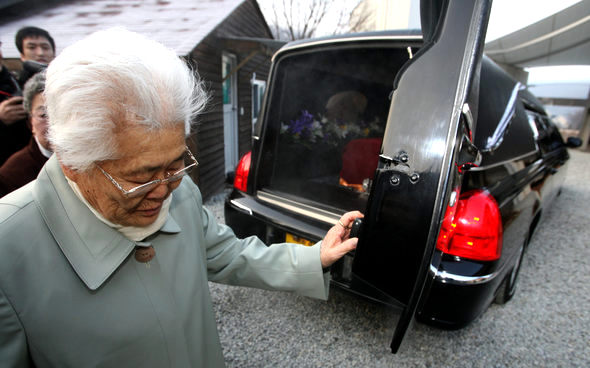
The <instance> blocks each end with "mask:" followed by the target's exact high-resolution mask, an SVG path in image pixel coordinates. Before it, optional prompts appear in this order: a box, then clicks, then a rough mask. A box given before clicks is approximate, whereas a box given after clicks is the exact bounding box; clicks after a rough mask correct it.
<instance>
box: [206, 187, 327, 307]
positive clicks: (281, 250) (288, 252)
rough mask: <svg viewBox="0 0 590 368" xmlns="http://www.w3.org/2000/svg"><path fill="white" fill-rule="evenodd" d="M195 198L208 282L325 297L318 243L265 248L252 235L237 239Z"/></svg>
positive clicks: (323, 275) (325, 278) (324, 281)
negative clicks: (198, 210)
mask: <svg viewBox="0 0 590 368" xmlns="http://www.w3.org/2000/svg"><path fill="white" fill-rule="evenodd" d="M197 192H198V190H197ZM197 198H198V200H197V202H198V206H199V208H200V210H201V220H202V225H203V236H204V242H205V252H206V257H207V274H208V278H209V280H210V281H214V282H219V283H224V284H229V285H239V286H249V287H256V288H261V289H268V290H283V291H294V292H297V293H298V294H301V295H304V296H309V297H314V298H318V299H324V300H325V299H327V298H328V291H329V281H330V279H329V274H327V273H326V274H324V273H323V271H322V265H321V261H320V243H317V244H315V245H314V246H312V247H306V246H303V245H300V244H290V243H281V244H272V245H271V246H266V244H264V243H263V242H262V241H261V240H260V239H258V238H257V237H255V236H252V237H248V238H245V239H238V238H237V237H236V236H235V234H234V232H233V231H232V230H231V229H230V228H229V227H228V226H226V225H223V224H219V223H217V221H216V219H215V216H213V214H212V213H211V212H210V211H209V210H208V209H206V208H204V207H203V206H202V204H201V203H200V194H199V195H198V197H197Z"/></svg>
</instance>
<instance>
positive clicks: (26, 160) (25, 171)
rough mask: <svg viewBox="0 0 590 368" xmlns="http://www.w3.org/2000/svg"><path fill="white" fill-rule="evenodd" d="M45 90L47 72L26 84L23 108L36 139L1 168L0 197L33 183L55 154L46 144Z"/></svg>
mask: <svg viewBox="0 0 590 368" xmlns="http://www.w3.org/2000/svg"><path fill="white" fill-rule="evenodd" d="M44 89H45V73H44V72H41V73H37V74H35V75H34V76H33V77H32V78H31V79H29V81H28V82H27V83H26V84H25V90H24V93H23V97H24V99H23V105H24V108H25V110H26V111H27V113H28V114H29V121H30V123H31V128H32V131H33V136H32V137H31V141H30V142H29V144H28V145H27V146H25V147H24V148H22V149H21V150H20V151H17V152H15V153H14V154H13V155H12V156H10V157H9V158H8V160H6V162H5V163H4V164H3V165H2V167H0V197H2V196H4V195H6V194H7V193H10V192H12V191H13V190H16V189H18V188H20V187H22V186H23V185H25V184H27V183H29V182H30V181H33V180H34V179H35V178H36V177H37V174H39V171H41V168H42V167H43V165H44V164H45V162H46V161H47V159H48V158H49V156H51V154H52V152H51V146H50V145H49V141H48V140H47V113H46V112H45V97H43V90H44Z"/></svg>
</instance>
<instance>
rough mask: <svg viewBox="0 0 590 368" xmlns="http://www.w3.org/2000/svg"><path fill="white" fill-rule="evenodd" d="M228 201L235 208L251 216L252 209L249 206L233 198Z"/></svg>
mask: <svg viewBox="0 0 590 368" xmlns="http://www.w3.org/2000/svg"><path fill="white" fill-rule="evenodd" d="M229 203H231V204H232V205H233V206H235V207H236V208H238V209H240V210H242V211H243V212H246V213H247V214H248V215H250V216H252V210H251V209H250V208H249V207H246V206H244V205H243V204H241V203H240V202H238V201H236V200H235V199H232V200H231V201H229Z"/></svg>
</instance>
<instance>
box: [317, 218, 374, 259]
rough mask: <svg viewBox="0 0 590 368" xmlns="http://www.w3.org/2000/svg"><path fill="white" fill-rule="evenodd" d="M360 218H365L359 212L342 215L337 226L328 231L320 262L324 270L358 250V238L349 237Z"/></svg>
mask: <svg viewBox="0 0 590 368" xmlns="http://www.w3.org/2000/svg"><path fill="white" fill-rule="evenodd" d="M359 217H360V218H362V217H364V215H363V214H362V213H360V212H359V211H352V212H347V213H345V214H344V215H342V217H341V218H340V220H339V221H338V223H336V225H334V226H332V228H331V229H330V230H328V233H327V234H326V236H325V237H324V240H323V241H322V247H321V248H320V260H321V261H322V267H323V268H326V267H329V266H331V265H332V264H333V263H334V262H336V261H337V260H339V259H340V258H342V256H344V255H345V254H346V253H348V252H350V251H351V250H353V249H355V248H356V244H357V243H358V238H349V236H350V228H351V227H352V223H353V222H354V220H355V219H357V218H359Z"/></svg>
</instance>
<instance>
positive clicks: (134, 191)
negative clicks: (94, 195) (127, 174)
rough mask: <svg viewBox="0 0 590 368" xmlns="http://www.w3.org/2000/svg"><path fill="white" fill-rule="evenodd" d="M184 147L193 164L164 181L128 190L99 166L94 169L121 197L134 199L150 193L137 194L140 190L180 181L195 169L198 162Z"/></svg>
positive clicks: (156, 180) (159, 180)
mask: <svg viewBox="0 0 590 368" xmlns="http://www.w3.org/2000/svg"><path fill="white" fill-rule="evenodd" d="M185 147H186V152H187V153H188V155H189V158H190V159H191V160H193V163H192V164H190V165H188V166H185V167H183V168H182V169H180V170H178V171H176V172H174V173H172V174H170V175H167V176H166V177H165V178H164V179H155V180H152V181H149V182H147V183H144V184H141V185H138V186H136V187H133V188H131V189H129V190H125V189H123V187H122V186H121V184H119V182H118V181H116V180H115V179H114V178H113V177H112V176H111V174H109V173H108V172H106V171H105V170H104V169H103V168H102V167H100V165H99V164H97V163H95V165H96V167H98V168H99V169H100V171H101V172H102V173H103V174H104V176H105V177H106V178H107V179H109V180H110V181H111V183H113V185H114V186H115V187H116V188H117V189H119V191H121V193H122V194H123V196H125V197H126V198H134V197H135V196H136V195H137V196H139V195H141V194H145V193H148V192H150V191H151V190H147V191H146V192H145V193H144V192H139V193H138V191H140V190H142V189H143V188H147V187H150V186H152V185H153V186H154V187H153V189H155V188H157V187H158V186H159V185H162V184H168V183H170V182H172V181H177V180H181V179H182V177H183V176H185V175H186V174H188V173H189V172H190V171H191V170H192V169H194V168H195V167H197V166H199V162H198V161H197V159H196V158H195V156H194V155H193V153H192V152H191V151H190V150H189V149H188V146H185Z"/></svg>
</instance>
